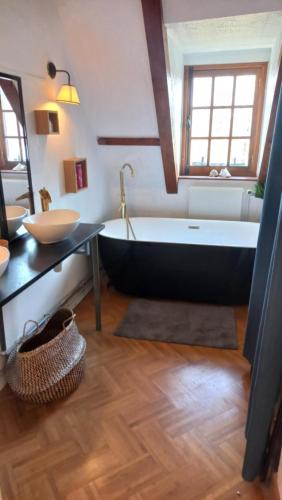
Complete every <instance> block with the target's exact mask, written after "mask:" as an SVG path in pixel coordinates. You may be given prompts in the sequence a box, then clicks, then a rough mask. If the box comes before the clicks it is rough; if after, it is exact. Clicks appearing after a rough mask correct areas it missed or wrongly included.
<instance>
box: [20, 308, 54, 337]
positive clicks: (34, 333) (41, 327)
mask: <svg viewBox="0 0 282 500" xmlns="http://www.w3.org/2000/svg"><path fill="white" fill-rule="evenodd" d="M49 319H50V314H45V315H44V321H43V322H42V323H41V324H39V323H38V321H34V320H33V319H28V320H27V321H26V322H25V324H24V328H23V336H22V338H25V337H26V336H27V332H26V329H27V326H28V324H29V323H33V324H34V325H35V326H36V330H35V331H34V332H33V333H32V335H31V336H32V337H33V336H34V335H37V334H38V333H40V332H41V331H42V330H43V328H45V326H46V324H47V323H48V321H49Z"/></svg>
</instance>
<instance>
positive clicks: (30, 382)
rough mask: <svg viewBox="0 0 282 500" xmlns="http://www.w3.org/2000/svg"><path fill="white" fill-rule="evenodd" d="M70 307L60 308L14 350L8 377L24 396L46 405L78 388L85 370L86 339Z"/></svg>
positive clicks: (8, 364) (17, 390) (16, 390)
mask: <svg viewBox="0 0 282 500" xmlns="http://www.w3.org/2000/svg"><path fill="white" fill-rule="evenodd" d="M74 317H75V316H74V314H73V312H72V311H71V310H70V309H59V310H58V311H57V312H56V313H55V314H54V316H52V317H51V319H49V320H48V321H47V322H45V324H44V325H43V327H41V328H39V326H38V324H37V323H36V322H34V321H33V323H35V325H36V331H35V333H34V334H32V335H30V336H29V337H27V336H26V334H25V331H26V326H27V324H28V323H29V322H27V323H26V324H25V328H24V334H23V337H22V338H21V340H20V341H19V342H18V343H17V345H16V347H15V348H14V349H13V350H12V352H11V354H10V356H9V359H8V362H7V366H6V377H7V382H8V384H9V386H10V387H11V389H12V391H13V392H14V393H15V394H16V395H17V396H18V397H19V398H21V399H23V400H25V401H30V402H33V403H38V404H43V403H48V402H50V401H54V400H57V399H61V398H64V397H65V396H67V395H68V394H70V393H71V392H72V391H74V390H75V389H76V388H77V387H78V385H79V383H80V381H81V379H82V377H83V373H84V353H85V347H86V342H85V339H84V338H83V337H82V336H81V335H80V333H79V331H78V329H77V326H76V323H75V321H74Z"/></svg>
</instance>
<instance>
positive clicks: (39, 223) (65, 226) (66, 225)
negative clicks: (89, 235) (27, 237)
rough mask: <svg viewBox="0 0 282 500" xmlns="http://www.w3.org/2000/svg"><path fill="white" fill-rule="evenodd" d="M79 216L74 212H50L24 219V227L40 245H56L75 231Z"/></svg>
mask: <svg viewBox="0 0 282 500" xmlns="http://www.w3.org/2000/svg"><path fill="white" fill-rule="evenodd" d="M79 221H80V214H79V212H76V211H75V210H50V211H49V212H42V213H39V214H34V215H31V216H30V217H26V219H25V220H24V223H23V224H24V227H25V228H26V230H27V231H28V232H29V233H30V234H32V236H34V238H35V239H37V240H38V241H39V242H40V243H44V244H49V243H57V242H58V241H62V240H64V239H66V238H67V237H68V236H70V234H71V233H72V232H73V231H74V230H75V229H76V227H77V226H78V224H79Z"/></svg>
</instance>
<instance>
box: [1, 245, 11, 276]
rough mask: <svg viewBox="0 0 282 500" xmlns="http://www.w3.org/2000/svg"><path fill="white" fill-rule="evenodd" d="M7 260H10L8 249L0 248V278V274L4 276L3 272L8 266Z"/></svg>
mask: <svg viewBox="0 0 282 500" xmlns="http://www.w3.org/2000/svg"><path fill="white" fill-rule="evenodd" d="M9 260H10V252H9V250H8V248H5V247H1V246H0V276H2V274H4V272H5V271H6V268H7V266H8V264H9Z"/></svg>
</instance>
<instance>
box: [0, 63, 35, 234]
mask: <svg viewBox="0 0 282 500" xmlns="http://www.w3.org/2000/svg"><path fill="white" fill-rule="evenodd" d="M1 77H3V78H9V79H10V80H14V81H16V82H17V86H18V93H19V101H20V110H21V115H22V128H23V135H24V145H25V150H26V168H27V181H28V188H27V189H28V191H29V192H30V213H31V214H34V212H35V208H34V197H33V187H32V178H31V168H30V159H29V149H28V140H27V128H26V121H25V112H24V103H23V92H22V82H21V77H19V76H16V75H10V74H8V73H3V72H0V78H1ZM0 217H1V220H0V228H1V235H2V236H1V238H2V239H6V240H9V234H8V225H7V217H6V210H5V194H4V190H3V183H2V171H1V170H0ZM19 237H20V236H19Z"/></svg>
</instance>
